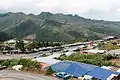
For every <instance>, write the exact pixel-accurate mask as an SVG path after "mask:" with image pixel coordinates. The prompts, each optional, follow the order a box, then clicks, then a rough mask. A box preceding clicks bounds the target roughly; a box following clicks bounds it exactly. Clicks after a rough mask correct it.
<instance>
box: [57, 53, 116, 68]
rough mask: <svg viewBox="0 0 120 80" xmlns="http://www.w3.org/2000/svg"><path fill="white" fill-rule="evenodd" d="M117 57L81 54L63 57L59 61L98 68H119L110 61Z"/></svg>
mask: <svg viewBox="0 0 120 80" xmlns="http://www.w3.org/2000/svg"><path fill="white" fill-rule="evenodd" d="M116 58H117V57H116V56H113V55H100V54H80V53H77V54H75V55H71V56H69V57H67V56H61V57H59V58H58V59H60V60H70V61H76V62H82V63H88V64H93V65H97V66H117V65H116V64H115V63H112V62H111V61H110V60H112V59H116Z"/></svg>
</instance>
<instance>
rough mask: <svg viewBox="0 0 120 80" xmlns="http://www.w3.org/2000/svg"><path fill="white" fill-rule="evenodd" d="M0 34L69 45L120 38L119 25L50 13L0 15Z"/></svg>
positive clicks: (117, 23)
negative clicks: (31, 37)
mask: <svg viewBox="0 0 120 80" xmlns="http://www.w3.org/2000/svg"><path fill="white" fill-rule="evenodd" d="M0 32H5V33H7V34H9V35H12V37H18V36H21V37H26V36H30V35H35V36H36V38H35V39H36V40H40V41H62V42H70V41H79V40H93V39H100V38H103V37H105V36H109V35H113V36H120V22H112V21H103V20H91V19H85V18H83V17H80V16H78V15H71V14H68V15H65V14H61V13H58V14H53V13H50V12H42V13H40V14H39V15H34V14H24V13H22V12H19V13H12V12H9V13H4V14H0Z"/></svg>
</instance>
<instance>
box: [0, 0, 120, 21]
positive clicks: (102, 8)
mask: <svg viewBox="0 0 120 80" xmlns="http://www.w3.org/2000/svg"><path fill="white" fill-rule="evenodd" d="M0 9H5V10H7V11H13V12H19V11H22V12H26V13H31V12H33V13H40V12H41V11H49V12H53V13H69V14H70V13H72V14H79V15H82V16H85V17H88V18H96V19H105V20H120V19H119V17H120V0H2V1H1V2H0Z"/></svg>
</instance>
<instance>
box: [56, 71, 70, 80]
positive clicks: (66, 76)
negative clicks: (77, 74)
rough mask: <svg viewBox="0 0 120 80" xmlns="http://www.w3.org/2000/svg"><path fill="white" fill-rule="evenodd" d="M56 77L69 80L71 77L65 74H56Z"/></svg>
mask: <svg viewBox="0 0 120 80" xmlns="http://www.w3.org/2000/svg"><path fill="white" fill-rule="evenodd" d="M56 76H57V77H60V78H62V79H69V78H70V77H71V75H70V74H67V73H66V72H58V73H56Z"/></svg>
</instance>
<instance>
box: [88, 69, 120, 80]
mask: <svg viewBox="0 0 120 80" xmlns="http://www.w3.org/2000/svg"><path fill="white" fill-rule="evenodd" d="M87 74H88V75H90V76H93V77H95V78H98V79H101V80H106V79H107V78H108V77H109V76H110V75H111V74H116V75H119V74H120V73H118V72H114V71H111V70H106V69H103V68H100V67H98V68H95V69H94V70H92V71H91V72H89V73H87Z"/></svg>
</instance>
